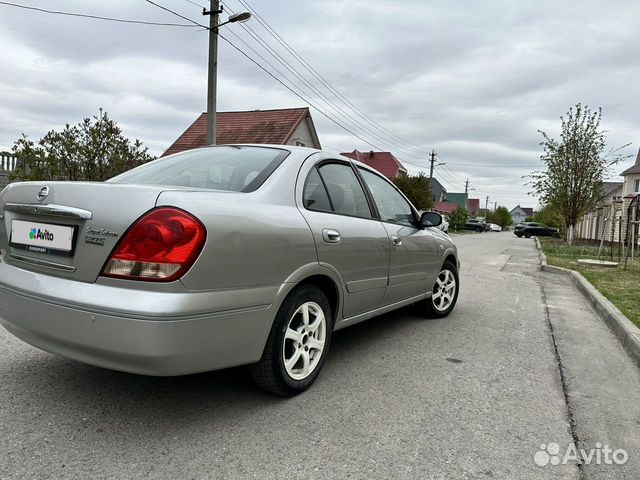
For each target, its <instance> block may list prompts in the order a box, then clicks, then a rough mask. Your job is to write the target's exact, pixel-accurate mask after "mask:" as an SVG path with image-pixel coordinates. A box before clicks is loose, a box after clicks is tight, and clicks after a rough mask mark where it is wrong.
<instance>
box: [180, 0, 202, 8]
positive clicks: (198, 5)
mask: <svg viewBox="0 0 640 480" xmlns="http://www.w3.org/2000/svg"><path fill="white" fill-rule="evenodd" d="M184 1H185V2H187V3H190V4H191V5H195V6H196V7H200V8H204V9H205V10H206V9H207V7H205V6H204V5H201V4H199V3H196V2H192V1H191V0H184Z"/></svg>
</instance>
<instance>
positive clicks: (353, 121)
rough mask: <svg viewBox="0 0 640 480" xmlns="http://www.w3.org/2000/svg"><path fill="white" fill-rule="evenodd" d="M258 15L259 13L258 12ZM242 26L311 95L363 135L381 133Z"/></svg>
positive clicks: (397, 147)
mask: <svg viewBox="0 0 640 480" xmlns="http://www.w3.org/2000/svg"><path fill="white" fill-rule="evenodd" d="M222 3H223V5H224V6H225V7H226V9H227V10H229V12H231V13H232V14H235V13H236V12H235V11H234V10H233V9H232V8H231V7H229V5H228V4H226V3H225V2H222ZM243 5H244V6H245V7H246V8H251V7H250V6H249V5H246V4H244V3H243ZM253 11H254V12H255V10H253ZM256 15H258V14H256ZM256 18H257V17H256ZM261 25H262V26H263V28H265V30H266V27H264V24H263V23H261ZM240 26H241V27H242V29H244V31H245V32H246V33H247V34H248V35H249V36H250V37H251V38H253V39H254V40H255V41H256V42H257V43H258V44H259V45H260V46H261V47H262V48H263V49H264V50H266V51H267V53H269V55H270V56H271V57H273V58H274V59H275V60H276V61H277V62H278V63H279V64H280V65H282V66H283V67H284V68H285V69H286V70H288V71H289V72H290V73H291V74H293V76H294V77H295V78H296V79H297V80H298V81H300V82H301V83H302V84H303V85H304V87H306V89H307V90H308V92H309V93H310V94H311V96H314V95H315V96H317V98H318V100H320V101H321V102H322V103H323V104H324V105H326V106H327V108H329V109H330V110H332V112H333V114H334V115H338V116H339V117H340V118H341V121H344V122H347V123H348V124H350V125H351V126H352V128H354V129H358V130H360V131H361V132H364V133H363V135H365V134H366V135H370V136H371V137H372V138H376V137H379V136H380V134H379V133H378V132H376V131H375V129H374V128H371V127H370V122H369V125H368V124H367V121H366V120H363V119H360V118H358V115H357V114H356V115H354V114H353V113H350V112H349V111H347V110H345V109H344V108H343V107H342V106H340V105H339V104H337V103H336V102H335V101H334V100H332V98H330V97H329V95H327V94H326V93H324V92H323V91H321V90H320V89H319V88H318V87H316V86H315V85H314V84H313V83H312V82H311V81H310V80H309V79H307V78H306V77H305V76H304V74H303V73H302V72H300V70H298V69H297V68H295V67H294V66H293V65H292V64H291V63H290V62H288V61H287V60H285V59H284V57H283V56H282V55H281V54H280V53H279V52H278V51H276V50H275V49H274V48H273V47H272V46H271V45H270V44H269V43H267V41H266V40H264V39H263V38H261V35H260V34H258V32H256V31H255V30H254V29H253V28H251V26H250V25H248V24H241V25H240ZM267 32H268V33H270V32H269V30H267ZM232 34H233V35H234V36H235V37H236V38H237V39H238V40H240V41H241V42H242V43H243V44H244V45H246V46H247V47H249V48H250V49H251V50H252V51H253V52H254V53H256V55H259V56H260V57H261V58H262V59H263V61H266V60H265V59H264V57H262V56H261V55H260V54H259V53H258V52H257V51H256V50H255V49H254V48H253V47H251V46H250V45H249V44H248V43H247V42H246V41H244V40H243V39H242V38H241V37H240V36H239V35H237V34H235V33H233V32H232ZM271 35H272V36H273V34H271ZM280 43H281V42H280ZM271 66H272V68H275V67H273V65H271ZM278 73H280V74H281V75H283V76H284V77H285V78H287V77H286V75H285V74H284V73H283V72H282V71H278ZM317 78H318V77H317V76H316V79H317ZM287 80H288V81H289V82H291V83H292V84H294V85H295V83H296V82H295V81H292V80H291V79H290V78H287ZM304 87H303V88H304ZM329 94H330V95H331V92H329ZM342 103H344V102H342ZM351 110H352V111H353V109H351ZM384 140H385V143H390V144H392V145H394V149H400V150H407V147H405V146H404V145H402V143H399V142H398V141H397V140H396V139H395V138H391V139H390V140H387V139H384ZM407 155H409V156H413V155H411V154H407ZM425 156H426V153H423V154H422V155H420V156H417V157H418V158H424V157H425Z"/></svg>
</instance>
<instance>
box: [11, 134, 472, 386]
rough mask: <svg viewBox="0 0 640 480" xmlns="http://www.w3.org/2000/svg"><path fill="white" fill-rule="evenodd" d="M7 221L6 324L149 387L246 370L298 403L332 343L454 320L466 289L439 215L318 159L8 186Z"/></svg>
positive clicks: (301, 155) (362, 171)
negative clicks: (414, 322)
mask: <svg viewBox="0 0 640 480" xmlns="http://www.w3.org/2000/svg"><path fill="white" fill-rule="evenodd" d="M0 214H2V215H3V217H2V218H1V220H0V252H1V253H0V254H1V258H0V323H1V324H2V325H3V326H4V327H5V328H6V329H7V330H8V331H9V332H11V333H13V334H14V335H15V336H16V337H18V338H21V339H22V340H24V341H25V342H27V343H30V344H31V345H34V346H36V347H39V348H41V349H43V350H46V351H49V352H52V353H57V354H59V355H62V356H64V357H67V358H71V359H75V360H78V361H80V362H84V363H88V364H92V365H96V366H100V367H105V368H110V369H113V370H121V371H125V372H131V373H137V374H143V375H164V376H167V375H183V374H190V373H196V372H203V371H208V370H216V369H220V368H226V367H232V366H235V365H245V364H246V365H250V368H249V371H250V373H251V375H252V377H253V379H254V381H255V382H256V383H257V384H258V385H259V386H261V387H263V388H265V389H266V390H268V391H271V392H274V393H276V394H279V395H284V396H288V395H294V394H297V393H299V392H301V391H303V390H305V389H306V388H308V387H309V386H310V385H311V384H312V383H313V381H314V380H315V379H316V377H317V376H318V373H319V372H320V369H321V368H322V365H323V363H324V361H325V358H326V357H327V353H328V351H329V346H330V344H331V335H332V332H333V331H334V330H338V329H341V328H344V327H347V326H350V325H353V324H355V323H358V322H361V321H364V320H367V319H369V318H371V317H374V316H377V315H380V314H383V313H385V312H389V311H391V310H395V309H397V308H400V307H403V306H405V305H410V304H414V303H417V304H419V305H420V309H421V311H422V312H423V313H424V314H425V315H426V316H429V317H436V318H442V317H446V316H447V315H449V314H450V313H451V311H452V310H453V308H454V306H455V304H456V301H457V298H458V292H459V288H460V282H459V280H458V269H459V261H458V253H457V249H456V246H455V245H454V243H453V241H452V240H451V239H450V238H449V236H448V235H445V234H444V233H443V232H442V231H440V229H439V228H438V227H439V225H440V224H441V222H442V217H441V215H439V214H437V213H434V212H426V213H424V214H423V215H421V216H419V215H418V213H417V210H416V209H415V207H414V206H413V205H411V203H410V202H409V201H408V200H407V198H406V197H405V196H404V195H403V194H402V193H401V192H400V191H399V190H398V189H397V188H396V187H395V186H394V185H393V184H392V183H391V182H389V181H388V180H387V179H386V178H385V177H384V176H382V175H381V174H379V173H378V172H377V171H376V170H373V169H371V168H370V167H368V166H366V165H364V164H362V163H359V162H356V161H353V160H351V159H348V158H345V157H341V156H339V155H335V154H332V153H329V152H324V151H319V150H312V149H308V148H301V147H291V146H275V145H274V146H266V145H224V146H212V147H204V148H198V149H194V150H189V151H185V152H181V153H178V154H175V155H171V156H168V157H164V158H160V159H158V160H155V161H152V162H149V163H147V164H145V165H142V166H140V167H137V168H135V169H133V170H130V171H128V172H125V173H123V174H121V175H119V176H117V177H114V178H112V179H110V180H108V181H107V182H24V183H13V184H10V185H9V186H8V187H6V188H5V189H4V190H3V191H2V193H0Z"/></svg>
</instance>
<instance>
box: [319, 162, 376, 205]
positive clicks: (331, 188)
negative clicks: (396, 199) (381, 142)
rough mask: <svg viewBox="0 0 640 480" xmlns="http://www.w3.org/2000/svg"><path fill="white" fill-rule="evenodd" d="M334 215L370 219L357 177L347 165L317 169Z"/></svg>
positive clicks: (338, 164)
mask: <svg viewBox="0 0 640 480" xmlns="http://www.w3.org/2000/svg"><path fill="white" fill-rule="evenodd" d="M318 170H319V171H320V175H321V177H322V180H324V184H325V185H326V187H327V192H328V194H329V198H330V199H331V206H332V207H333V211H334V212H335V213H340V214H342V215H351V216H353V217H363V218H371V210H370V209H369V203H368V202H367V197H366V196H365V194H364V190H363V189H362V186H361V185H360V182H359V181H358V177H356V174H355V173H354V171H353V170H352V169H351V167H350V166H349V165H345V164H342V163H327V164H324V165H322V166H321V167H320V168H319V169H318Z"/></svg>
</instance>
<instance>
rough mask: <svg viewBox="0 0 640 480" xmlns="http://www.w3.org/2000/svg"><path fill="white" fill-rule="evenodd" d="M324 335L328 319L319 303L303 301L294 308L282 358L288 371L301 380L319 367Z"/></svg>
mask: <svg viewBox="0 0 640 480" xmlns="http://www.w3.org/2000/svg"><path fill="white" fill-rule="evenodd" d="M326 335H327V321H326V318H325V315H324V312H323V310H322V308H321V307H320V305H318V304H317V303H315V302H305V303H303V304H302V305H300V307H298V309H297V310H296V311H295V313H294V314H293V316H292V317H291V319H289V324H288V325H287V330H286V331H285V335H284V343H283V345H282V358H283V360H284V368H285V370H286V372H287V374H288V375H289V376H290V377H291V378H293V379H294V380H304V379H305V378H307V377H308V376H309V375H310V374H311V373H312V372H313V371H314V370H315V368H316V367H317V366H318V363H319V362H320V359H321V358H322V351H323V350H324V346H325V340H326Z"/></svg>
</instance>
